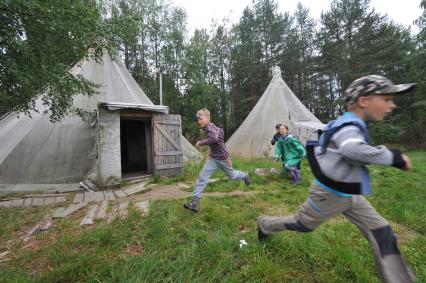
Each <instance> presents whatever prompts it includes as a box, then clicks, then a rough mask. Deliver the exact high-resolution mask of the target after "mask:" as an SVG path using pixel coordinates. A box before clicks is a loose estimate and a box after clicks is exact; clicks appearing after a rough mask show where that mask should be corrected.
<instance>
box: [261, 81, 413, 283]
mask: <svg viewBox="0 0 426 283" xmlns="http://www.w3.org/2000/svg"><path fill="white" fill-rule="evenodd" d="M414 87H415V84H401V85H394V84H393V83H392V82H391V81H390V80H389V79H387V78H385V77H382V76H377V75H370V76H365V77H362V78H359V79H357V80H355V81H354V82H352V84H350V85H349V87H348V89H346V91H345V103H346V106H347V110H348V112H346V113H344V114H343V116H341V117H339V118H338V119H337V120H334V121H331V122H329V123H328V124H327V126H326V127H325V128H324V131H323V134H322V135H321V138H320V141H319V146H316V147H315V146H313V145H310V144H308V145H307V151H308V160H309V163H310V165H311V169H312V172H313V174H314V176H315V180H314V181H313V183H312V185H311V190H310V196H309V197H308V199H307V200H306V201H305V202H304V203H303V204H302V205H301V206H300V208H299V210H298V211H297V213H296V214H294V215H291V216H286V217H281V216H280V217H273V216H260V217H259V218H258V220H257V223H258V238H259V240H260V241H263V240H265V239H266V237H267V236H268V235H271V234H273V233H275V232H278V231H283V230H292V231H298V232H311V231H313V230H314V229H315V228H316V227H318V226H319V225H320V224H321V223H323V222H324V221H326V220H327V219H329V218H331V217H333V216H335V215H337V214H339V213H342V214H343V215H344V216H345V217H346V218H347V219H348V220H349V221H351V222H352V223H354V224H355V225H357V226H358V228H359V229H360V230H361V231H362V233H363V234H364V235H365V236H366V237H367V239H368V241H369V243H370V246H371V248H372V251H373V254H374V257H375V259H376V264H377V266H378V268H379V270H380V273H381V277H382V280H383V282H414V281H415V275H414V273H413V272H412V271H411V269H410V268H409V266H408V265H407V264H406V262H405V260H404V258H403V257H402V256H401V255H400V251H399V249H398V246H397V241H396V236H395V234H394V232H393V231H392V228H391V226H390V225H389V223H388V222H387V221H386V220H385V219H384V218H383V217H382V216H380V215H379V214H378V213H377V212H376V210H375V209H374V208H373V207H372V206H371V204H370V203H369V202H368V201H367V200H366V199H365V197H364V196H363V195H368V194H370V193H371V187H370V180H369V175H368V171H367V168H366V165H368V164H381V165H389V166H394V167H396V168H399V169H401V170H404V171H406V170H410V169H411V161H410V159H409V158H408V157H407V156H406V155H404V154H401V151H399V150H398V149H388V148H386V147H385V146H378V147H375V146H372V145H370V140H369V135H368V130H367V124H366V123H367V122H369V121H380V120H383V119H384V117H385V116H386V115H387V114H389V113H390V112H392V110H393V109H394V108H395V107H396V106H395V104H394V100H393V99H394V94H403V93H407V92H409V91H411V90H413V89H414Z"/></svg>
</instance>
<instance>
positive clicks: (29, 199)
mask: <svg viewBox="0 0 426 283" xmlns="http://www.w3.org/2000/svg"><path fill="white" fill-rule="evenodd" d="M32 202H33V199H32V198H26V199H25V200H24V206H30V205H31V203H32Z"/></svg>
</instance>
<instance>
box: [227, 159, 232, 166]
mask: <svg viewBox="0 0 426 283" xmlns="http://www.w3.org/2000/svg"><path fill="white" fill-rule="evenodd" d="M226 164H228V165H229V166H231V167H232V161H231V159H229V158H228V159H226Z"/></svg>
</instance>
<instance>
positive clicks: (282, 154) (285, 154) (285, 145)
mask: <svg viewBox="0 0 426 283" xmlns="http://www.w3.org/2000/svg"><path fill="white" fill-rule="evenodd" d="M280 134H281V135H282V136H281V138H280V139H279V140H278V142H277V144H276V146H275V155H274V159H275V160H280V159H282V160H283V164H284V168H285V169H286V170H288V171H289V172H290V174H291V177H292V181H293V183H294V184H297V183H299V182H300V179H301V173H300V169H298V168H297V165H298V164H300V162H301V161H302V158H303V157H304V156H305V155H306V150H305V147H304V146H303V145H302V144H301V143H300V142H299V141H298V140H297V138H296V137H295V136H293V135H290V134H289V133H288V127H287V126H286V125H281V126H280Z"/></svg>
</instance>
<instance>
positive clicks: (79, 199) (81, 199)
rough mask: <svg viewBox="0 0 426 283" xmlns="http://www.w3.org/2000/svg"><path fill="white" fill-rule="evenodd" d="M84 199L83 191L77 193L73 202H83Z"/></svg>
mask: <svg viewBox="0 0 426 283" xmlns="http://www.w3.org/2000/svg"><path fill="white" fill-rule="evenodd" d="M83 199H84V194H83V193H77V194H75V196H74V200H73V203H77V202H82V201H83Z"/></svg>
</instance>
